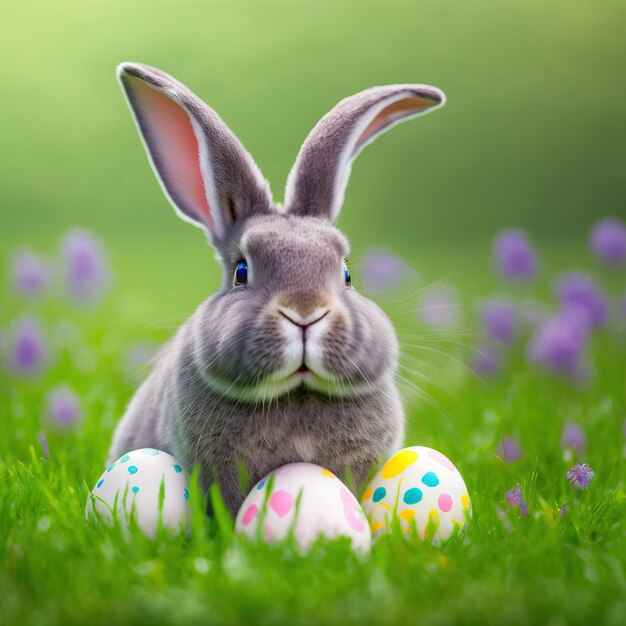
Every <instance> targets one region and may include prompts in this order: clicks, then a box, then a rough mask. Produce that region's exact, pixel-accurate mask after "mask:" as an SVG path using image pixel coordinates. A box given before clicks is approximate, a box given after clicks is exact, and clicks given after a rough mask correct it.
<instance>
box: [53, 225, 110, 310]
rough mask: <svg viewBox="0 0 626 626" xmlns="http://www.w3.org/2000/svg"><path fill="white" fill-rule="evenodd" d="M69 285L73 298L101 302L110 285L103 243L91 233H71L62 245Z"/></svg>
mask: <svg viewBox="0 0 626 626" xmlns="http://www.w3.org/2000/svg"><path fill="white" fill-rule="evenodd" d="M61 253H62V257H63V266H64V270H65V281H66V287H67V291H68V293H69V295H70V297H71V298H72V299H73V300H75V301H78V302H97V301H98V300H100V298H101V297H102V296H103V295H104V293H105V292H106V290H107V288H108V287H109V284H110V278H111V275H110V270H109V267H108V264H107V262H106V260H105V255H104V251H103V249H102V245H101V244H100V242H99V241H98V240H97V239H96V238H95V237H94V236H93V235H92V234H91V233H90V232H88V231H87V230H84V229H81V228H76V229H74V230H71V231H70V232H69V233H68V234H67V235H66V237H65V239H64V241H63V244H62V251H61Z"/></svg>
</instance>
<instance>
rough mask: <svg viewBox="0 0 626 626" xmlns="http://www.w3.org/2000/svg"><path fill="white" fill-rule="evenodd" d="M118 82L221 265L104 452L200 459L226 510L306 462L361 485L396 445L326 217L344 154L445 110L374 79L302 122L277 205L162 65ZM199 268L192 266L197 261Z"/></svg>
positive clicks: (386, 349) (384, 391)
mask: <svg viewBox="0 0 626 626" xmlns="http://www.w3.org/2000/svg"><path fill="white" fill-rule="evenodd" d="M118 77H119V79H120V82H121V85H122V87H123V89H124V92H125V94H126V97H127V98H128V102H129V104H130V108H131V111H132V113H133V116H134V118H135V122H136V123H137V127H138V128H139V132H140V135H141V137H142V139H143V142H144V145H145V148H146V151H147V153H148V158H149V159H150V162H151V164H152V167H153V169H154V171H155V174H156V176H157V179H158V180H159V182H160V184H161V187H162V188H163V191H164V193H165V195H166V196H167V198H168V199H169V201H170V202H171V204H172V205H173V207H174V209H175V210H176V212H177V213H178V214H179V216H180V217H182V218H183V219H184V220H186V221H188V222H191V223H192V224H194V225H196V226H199V227H200V228H202V229H203V230H204V231H205V233H206V234H207V236H208V238H209V241H210V242H211V243H212V245H213V247H214V248H215V249H216V251H217V254H218V259H219V261H220V263H221V265H222V269H223V282H222V286H221V288H220V290H219V291H218V292H217V293H216V294H214V295H212V296H211V297H210V298H208V299H207V300H206V301H205V302H203V303H202V304H201V305H200V306H199V307H198V309H197V310H196V311H195V313H194V314H193V315H192V316H191V318H190V319H189V320H188V321H187V322H185V324H184V325H183V326H182V327H181V328H180V329H179V331H178V332H177V333H176V336H175V337H174V339H173V340H172V341H171V342H170V343H169V344H168V345H167V346H166V347H165V348H164V350H163V351H162V353H161V354H160V355H159V357H158V359H157V362H156V365H155V367H154V369H153V371H152V373H151V375H150V376H149V377H148V378H147V379H146V381H145V382H144V383H143V384H142V385H141V387H140V388H139V390H138V391H137V393H136V394H135V396H134V397H133V399H132V400H131V402H130V404H129V406H128V409H127V411H126V414H125V415H124V417H123V419H122V420H121V422H120V424H119V426H118V428H117V430H116V432H115V436H114V439H113V444H112V446H111V449H110V452H109V460H110V461H113V460H115V459H116V458H117V457H119V456H120V455H121V454H123V453H124V452H127V451H130V450H133V449H136V448H142V447H154V448H158V449H161V450H164V451H167V452H169V453H170V454H172V455H174V456H175V457H176V458H177V459H179V460H180V461H181V462H182V463H183V464H184V465H185V466H187V467H189V468H191V467H192V466H193V465H194V464H198V465H199V466H200V480H201V483H202V486H203V488H205V489H206V488H208V487H209V486H210V484H211V483H213V482H214V481H217V482H218V484H219V487H220V489H221V492H222V496H223V498H224V501H225V503H226V504H227V506H228V507H229V508H230V509H231V510H232V511H233V512H236V511H237V509H238V507H239V506H240V504H241V502H242V501H243V498H244V496H245V494H242V493H240V489H239V464H240V463H243V465H244V466H245V468H246V470H247V472H248V474H249V477H250V480H251V481H252V484H254V482H256V481H257V480H259V479H260V478H262V477H263V476H264V475H266V474H267V473H268V472H270V471H271V470H273V469H274V468H276V467H278V466H280V465H283V464H285V463H292V462H296V461H307V462H312V463H317V464H319V465H321V466H323V467H326V468H328V469H329V470H331V471H332V472H335V473H336V474H338V475H339V476H343V475H345V471H346V468H350V470H351V472H352V474H353V476H354V479H355V481H356V482H357V484H358V483H360V482H362V481H363V480H364V479H365V478H366V476H367V474H368V472H369V470H370V468H371V467H372V465H373V464H374V463H376V461H377V460H378V459H379V458H381V457H387V456H389V455H390V454H391V453H392V452H393V451H395V450H397V449H398V448H399V447H401V445H402V440H403V435H404V416H403V410H402V403H401V400H400V395H399V393H398V390H397V388H396V385H395V383H394V377H395V372H396V364H397V357H398V342H397V339H396V336H395V333H394V330H393V327H392V325H391V322H390V321H389V319H388V318H387V316H386V315H385V314H384V313H383V312H382V311H381V309H380V308H379V307H378V306H377V305H376V304H374V303H373V302H371V301H370V300H368V299H366V298H364V297H363V296H362V295H360V294H359V293H358V292H357V291H356V290H355V289H354V288H353V287H352V285H351V281H350V274H349V271H348V268H347V267H346V263H345V258H346V256H347V254H348V252H349V244H348V241H347V239H346V238H345V237H344V235H343V234H342V233H340V232H339V230H337V229H336V228H335V227H334V226H333V221H334V219H335V218H336V217H337V214H338V213H339V210H340V208H341V205H342V202H343V196H344V191H345V188H346V184H347V182H348V177H349V174H350V167H351V163H352V161H353V159H354V158H355V157H356V155H357V154H358V153H359V152H360V151H361V150H362V149H363V147H364V146H365V145H366V144H368V143H369V142H371V141H372V140H373V139H374V138H375V137H377V136H378V135H379V134H381V133H382V132H383V131H385V130H387V129H388V128H390V127H391V126H393V125H394V124H396V123H398V122H400V121H402V120H405V119H407V118H410V117H414V116H416V115H420V114H423V113H426V112H428V111H431V110H434V109H436V108H438V107H440V106H442V105H443V104H444V102H445V96H444V94H443V93H442V92H441V91H440V90H438V89H436V88H434V87H429V86H426V85H390V86H384V87H374V88H372V89H367V90H366V91H363V92H361V93H358V94H356V95H354V96H351V97H349V98H346V99H344V100H342V101H341V102H340V103H339V104H338V105H337V106H336V107H335V108H334V109H333V110H332V111H330V113H328V114H327V115H326V116H325V117H323V118H322V119H321V121H320V122H319V123H318V124H317V125H316V126H315V128H314V129H313V130H312V131H311V133H310V134H309V136H308V137H307V139H306V141H305V142H304V144H303V145H302V148H301V149H300V152H299V154H298V157H297V159H296V162H295V165H294V167H293V169H292V170H291V173H290V174H289V178H288V181H287V189H286V192H285V204H284V206H280V205H278V204H276V203H274V202H273V200H272V197H271V195H270V190H269V185H268V183H267V181H266V180H265V179H264V178H263V176H262V175H261V172H260V171H259V169H258V167H257V166H256V164H255V163H254V161H253V160H252V158H251V156H250V155H249V154H248V152H246V150H245V149H244V148H243V146H242V145H241V144H240V143H239V141H238V140H237V138H236V137H235V136H234V135H233V133H232V132H231V131H230V129H229V128H228V127H227V126H226V125H225V124H224V122H223V121H222V120H221V119H220V118H219V117H218V115H217V114H216V113H215V112H214V111H213V110H212V109H210V108H209V107H208V106H207V105H206V104H205V103H204V102H203V101H202V100H200V99H199V98H198V97H197V96H196V95H195V94H193V93H192V92H191V91H190V90H189V89H187V88H186V87H185V86H184V85H182V84H181V83H179V82H178V81H177V80H175V79H174V78H172V77H171V76H169V75H168V74H166V73H164V72H162V71H160V70H158V69H155V68H152V67H148V66H146V65H140V64H138V63H122V64H121V65H120V66H119V68H118ZM199 271H200V272H201V270H199Z"/></svg>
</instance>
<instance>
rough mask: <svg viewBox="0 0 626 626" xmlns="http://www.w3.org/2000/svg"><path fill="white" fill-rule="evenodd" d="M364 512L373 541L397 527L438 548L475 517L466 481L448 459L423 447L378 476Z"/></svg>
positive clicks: (398, 456) (397, 458)
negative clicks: (431, 542) (438, 543)
mask: <svg viewBox="0 0 626 626" xmlns="http://www.w3.org/2000/svg"><path fill="white" fill-rule="evenodd" d="M361 506H362V507H363V511H364V512H365V515H366V516H367V519H368V520H369V523H370V528H371V530H372V536H373V537H377V536H379V535H381V534H382V533H384V532H389V531H390V530H391V528H392V527H393V526H394V523H397V524H399V525H400V527H401V529H402V530H403V531H404V532H405V533H409V532H410V531H411V529H412V528H415V530H416V531H417V535H418V537H420V538H422V539H426V538H432V540H433V541H434V542H435V543H437V542H438V541H441V540H446V539H449V538H450V537H451V536H452V534H453V533H454V532H455V529H456V530H461V529H462V528H463V527H464V526H465V524H466V522H467V520H468V518H469V517H470V516H471V503H470V499H469V495H468V492H467V487H466V486H465V482H464V481H463V477H462V476H461V474H460V473H459V471H458V470H457V468H456V467H455V466H454V464H453V463H452V462H451V461H450V459H448V458H447V457H446V456H444V455H443V454H441V452H438V451H437V450H433V449H432V448H426V447H424V446H413V447H410V448H405V449H404V450H400V452H397V453H396V454H395V455H394V456H392V457H391V458H390V459H389V460H388V461H387V462H386V463H385V464H384V465H383V466H382V468H381V469H380V470H379V471H378V473H377V474H376V475H375V476H374V478H373V479H372V481H371V482H370V483H369V485H368V486H367V489H366V490H365V492H364V493H363V497H362V500H361Z"/></svg>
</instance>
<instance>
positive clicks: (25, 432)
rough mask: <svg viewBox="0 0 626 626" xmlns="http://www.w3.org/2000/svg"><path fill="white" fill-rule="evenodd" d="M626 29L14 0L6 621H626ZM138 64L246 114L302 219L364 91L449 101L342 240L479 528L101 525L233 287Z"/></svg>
mask: <svg viewBox="0 0 626 626" xmlns="http://www.w3.org/2000/svg"><path fill="white" fill-rule="evenodd" d="M625 23H626V13H625V12H624V5H623V2H620V1H619V0H606V1H605V2H601V3H598V2H593V1H592V0H568V1H567V2H565V1H564V0H549V1H546V0H512V1H511V2H507V3H496V2H493V1H492V0H476V1H475V2H473V3H471V4H468V3H465V2H461V1H460V0H420V1H419V2H416V1H414V0H410V1H409V0H385V2H384V3H383V2H382V1H379V0H358V1H357V0H344V1H343V2H341V3H337V2H336V1H330V0H319V2H315V3H311V2H306V1H304V0H289V1H287V0H262V1H258V2H257V1H254V2H252V1H251V0H229V1H228V2H224V1H222V0H210V1H208V0H181V1H180V2H177V3H171V2H168V1H167V0H153V2H150V3H147V2H133V3H128V2H123V1H122V0H111V1H110V2H107V3H99V4H94V3H85V2H80V1H79V0H59V1H58V2H55V3H44V2H41V0H20V1H19V2H18V1H17V0H6V1H5V2H3V3H2V5H1V6H0V77H1V79H2V86H3V97H2V99H1V101H0V115H1V118H2V120H3V124H2V145H3V149H2V151H1V154H0V190H1V194H0V195H1V198H0V624H2V625H5V624H6V625H9V624H20V625H24V626H27V625H31V624H32V625H37V626H39V625H44V626H45V625H48V624H50V625H52V624H74V623H76V624H78V623H92V624H111V623H115V624H144V623H145V624H160V623H163V624H185V625H189V624H196V623H197V624H200V623H203V624H207V623H209V624H212V623H216V624H217V623H244V622H248V623H250V622H252V623H257V624H275V623H290V624H313V623H324V624H363V623H385V624H406V623H417V622H420V623H428V624H433V625H436V624H452V623H456V624H464V623H467V624H476V623H479V624H485V625H488V624H500V623H507V624H537V623H546V624H554V625H555V626H557V625H561V624H590V623H593V624H600V623H603V624H615V625H618V624H619V625H621V624H623V623H624V622H625V621H626V571H625V563H626V534H625V531H626V515H625V514H626V496H625V480H626V431H625V420H626V356H625V355H626V303H625V301H624V298H625V297H626V273H625V272H626V270H625V268H624V264H623V256H624V254H626V252H625V251H624V246H625V245H626V244H624V238H625V237H626V235H624V227H623V224H624V216H625V215H626V212H625V209H624V197H625V196H626V187H625V183H626V180H625V179H624V175H623V164H624V146H625V145H626V123H625V118H624V111H625V109H624V106H623V102H624V99H625V98H626V82H625V81H624V80H623V78H622V76H623V59H624V55H625V54H626V40H625V39H624V37H623V31H624V24H625ZM124 60H134V61H139V62H144V63H148V64H151V65H154V66H157V67H161V68H163V69H164V70H166V71H168V72H170V73H171V74H173V75H174V76H176V77H177V78H179V79H180V80H182V81H184V82H185V83H186V84H187V85H188V86H189V87H190V88H192V89H193V90H194V91H196V93H198V95H199V96H201V97H202V98H203V99H204V100H206V101H207V102H208V103H209V104H210V105H211V106H212V107H214V108H215V110H216V111H217V112H218V113H219V114H220V115H221V116H222V117H223V119H224V120H225V121H226V122H227V123H228V125H229V126H230V127H231V128H232V129H233V131H234V132H235V133H236V134H237V135H238V136H239V137H240V139H241V140H242V142H243V144H244V145H245V146H246V148H247V149H249V150H250V152H251V153H252V155H253V156H254V158H255V159H256V160H257V162H258V164H259V166H260V167H261V170H262V171H263V173H264V174H265V175H266V176H267V177H268V179H269V180H270V182H271V184H272V189H273V191H274V195H275V199H276V200H277V201H281V200H282V195H283V194H282V187H283V185H284V182H285V179H286V176H287V173H288V171H289V168H290V166H291V164H292V162H293V159H294V157H295V155H296V153H297V150H298V148H299V146H300V144H301V142H302V140H303V139H304V137H305V136H306V135H307V133H308V132H309V130H310V129H311V127H312V126H313V125H314V124H315V123H316V121H317V120H318V119H319V118H320V117H321V116H322V115H323V114H324V113H325V112H326V111H328V110H329V109H330V108H331V107H332V106H334V105H335V103H337V102H338V101H339V100H340V99H341V98H343V97H345V96H346V95H349V94H352V93H355V92H357V91H359V90H362V89H365V88H367V87H369V86H372V85H380V84H387V83H400V82H420V83H430V84H433V85H436V86H438V87H440V88H442V89H443V90H444V91H445V92H446V94H447V96H448V103H447V105H446V107H445V108H443V109H442V110H441V111H438V112H436V113H433V114H432V115H429V116H427V117H425V118H424V119H419V120H415V121H411V122H408V123H406V124H403V125H402V126H401V127H399V128H396V129H394V130H392V131H391V132H389V133H388V134H386V135H385V136H383V137H381V138H380V139H378V140H377V141H376V142H375V144H374V145H372V146H371V147H368V148H367V149H366V150H365V151H364V152H363V154H362V155H360V156H359V158H358V161H357V162H356V163H355V167H354V169H353V172H352V176H351V181H350V184H349V187H348V190H347V194H346V198H345V204H344V208H343V210H342V213H341V215H340V217H339V220H338V225H339V227H340V228H341V229H342V230H343V231H344V232H345V233H346V234H347V235H348V236H349V238H350V240H351V244H352V248H353V252H352V254H351V257H350V259H349V265H350V268H351V274H352V279H353V284H354V286H355V288H356V289H359V290H362V291H363V292H364V293H366V294H368V295H369V296H370V297H371V298H372V299H374V300H375V301H376V302H377V303H379V304H380V305H381V306H382V307H383V308H384V310H385V311H386V312H387V313H388V314H389V316H390V318H391V319H392V321H393V322H394V325H395V327H396V329H397V333H398V336H399V339H400V344H401V347H402V357H401V366H400V369H399V371H398V384H399V386H400V387H401V390H402V392H403V396H404V403H405V412H406V418H407V433H406V444H407V445H425V446H431V447H434V448H436V449H438V450H440V451H442V452H443V453H445V454H446V455H447V456H448V457H450V459H452V460H453V461H454V463H455V464H456V465H457V467H458V468H459V470H460V471H461V473H462V475H463V477H464V479H465V482H466V484H467V487H468V490H469V494H470V497H471V500H472V510H473V517H472V520H471V522H470V523H469V525H468V527H467V529H466V531H465V533H464V534H463V535H462V536H460V537H455V538H453V539H452V540H450V541H449V542H448V543H445V544H444V545H442V546H439V547H434V546H431V545H428V544H427V543H425V542H423V541H421V540H419V539H418V538H417V537H415V536H410V537H403V536H401V535H400V534H392V535H389V536H385V537H383V538H381V539H379V540H377V541H376V543H375V544H374V546H373V549H372V552H371V554H370V555H368V556H367V557H363V558H362V557H359V556H357V555H355V554H354V553H353V551H352V550H351V549H350V546H349V545H348V544H347V542H345V541H334V542H328V541H323V540H322V541H320V542H319V543H318V544H317V545H316V546H315V548H314V549H313V550H311V552H310V553H309V554H307V555H301V554H299V553H298V552H297V550H296V549H295V547H294V546H293V545H292V544H290V543H289V542H286V543H283V544H280V545H272V546H268V545H264V544H259V545H256V544H253V543H250V542H248V541H245V540H244V539H242V538H241V537H239V536H237V535H235V534H234V533H233V524H232V520H231V519H229V517H228V515H226V514H224V513H223V511H222V512H221V514H218V515H216V516H215V517H214V518H212V519H209V518H207V516H206V515H205V503H206V498H207V495H206V494H202V493H200V492H199V490H198V489H197V487H196V486H195V484H194V483H192V488H191V494H190V503H191V506H192V520H191V533H190V534H189V535H188V536H175V537H172V536H169V535H168V534H166V533H161V534H159V535H158V536H157V538H156V539H148V538H146V537H144V536H142V535H141V534H140V533H139V532H132V533H131V534H130V535H125V534H124V533H123V532H121V531H120V530H119V529H118V528H107V527H95V526H94V525H93V524H89V523H87V522H86V521H85V516H84V510H85V504H86V502H87V499H88V494H89V492H90V490H91V489H93V487H94V485H95V483H96V481H97V479H98V477H99V476H100V474H101V472H102V470H103V468H104V463H105V456H106V453H107V450H108V447H109V444H110V440H111V435H112V432H113V429H114V428H115V425H116V423H117V421H118V419H119V418H120V416H121V415H122V414H123V412H124V409H125V406H126V404H127V402H128V401H129V399H130V398H131V397H132V394H133V393H134V391H135V390H136V388H137V386H138V385H139V384H140V382H141V380H142V379H143V378H144V377H145V376H146V374H147V372H148V371H149V368H150V367H151V364H150V362H151V359H152V357H153V356H154V354H155V351H156V350H157V349H158V347H159V346H161V345H162V344H163V343H164V342H166V341H168V339H169V338H170V337H171V336H172V334H173V333H174V331H175V329H176V328H177V327H178V326H179V325H180V324H181V323H182V322H183V320H184V319H186V318H187V317H188V316H189V315H190V314H191V312H192V311H193V310H194V309H195V307H196V306H197V305H198V304H199V303H200V302H201V301H202V300H203V299H204V298H205V297H207V296H208V295H209V294H210V293H212V292H213V291H214V290H215V289H216V288H217V287H218V285H219V283H220V276H219V269H218V266H217V263H216V261H215V259H214V253H213V251H212V250H211V249H210V247H209V246H207V244H206V241H204V238H203V237H202V235H201V234H200V233H199V232H198V231H197V230H194V229H193V228H191V227H189V226H187V225H185V224H183V223H182V222H180V221H178V220H177V218H176V217H175V216H174V214H173V212H172V210H171V208H170V207H169V206H168V205H167V202H166V200H165V199H164V198H163V196H162V193H161V191H160V189H159V188H158V185H157V183H156V182H155V179H154V176H153V174H152V172H151V171H150V168H149V166H148V164H147V163H146V159H145V154H144V152H143V149H142V147H141V144H140V141H139V139H138V137H137V134H136V131H135V129H134V128H133V125H132V121H131V119H130V116H129V113H128V110H127V107H126V105H125V103H124V100H123V97H122V94H121V93H120V89H119V85H117V84H116V81H115V75H114V70H115V66H116V64H117V63H119V62H121V61H124ZM604 217H609V218H610V217H612V218H614V219H615V220H617V221H614V222H608V223H607V222H604V223H603V224H604V225H603V226H602V229H604V230H597V229H598V228H599V225H601V224H602V222H601V220H602V219H603V218H604ZM620 224H621V225H620ZM592 233H595V234H592ZM598 233H600V234H598ZM576 465H578V466H582V467H578V468H577V469H576V470H575V473H574V474H573V475H572V474H570V476H569V478H568V472H570V471H571V470H572V468H575V466H576ZM214 497H216V496H215V495H214ZM217 510H218V512H219V511H220V509H219V507H218V508H217Z"/></svg>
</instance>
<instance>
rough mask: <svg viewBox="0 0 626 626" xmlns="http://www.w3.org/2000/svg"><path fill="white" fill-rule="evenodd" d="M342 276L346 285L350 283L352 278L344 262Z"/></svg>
mask: <svg viewBox="0 0 626 626" xmlns="http://www.w3.org/2000/svg"><path fill="white" fill-rule="evenodd" d="M343 277H344V279H345V281H346V285H350V284H351V283H352V279H351V278H350V270H349V269H348V265H347V264H346V263H345V262H344V264H343Z"/></svg>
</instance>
